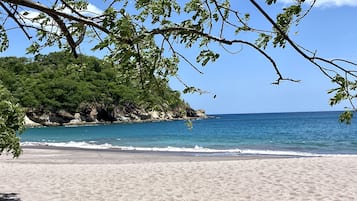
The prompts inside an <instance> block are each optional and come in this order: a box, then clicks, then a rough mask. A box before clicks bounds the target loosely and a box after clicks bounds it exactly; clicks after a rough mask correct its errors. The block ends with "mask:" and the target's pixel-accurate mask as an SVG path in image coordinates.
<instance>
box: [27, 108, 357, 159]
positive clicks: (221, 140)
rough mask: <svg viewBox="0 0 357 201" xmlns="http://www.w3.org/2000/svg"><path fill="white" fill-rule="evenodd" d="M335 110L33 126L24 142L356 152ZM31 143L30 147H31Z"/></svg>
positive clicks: (356, 126) (353, 130)
mask: <svg viewBox="0 0 357 201" xmlns="http://www.w3.org/2000/svg"><path fill="white" fill-rule="evenodd" d="M338 115H339V112H303V113H272V114H230V115H215V117H216V118H212V119H205V120H197V121H193V128H192V129H189V128H188V127H187V126H186V125H185V122H184V121H171V122H155V123H141V124H137V123H136V124H112V125H97V126H80V127H49V128H31V129H27V130H26V131H25V133H23V134H22V136H21V138H22V141H23V142H25V144H38V143H41V144H47V145H51V146H73V147H87V148H115V147H118V148H121V149H129V150H135V149H136V150H149V151H150V150H151V151H152V150H154V151H191V152H221V153H228V152H231V153H234V154H239V153H243V154H244V153H245V154H282V155H284V154H292V155H309V154H357V122H356V121H354V122H353V123H352V125H346V124H342V123H339V122H338ZM29 142H31V143H29Z"/></svg>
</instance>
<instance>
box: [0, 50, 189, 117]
mask: <svg viewBox="0 0 357 201" xmlns="http://www.w3.org/2000/svg"><path fill="white" fill-rule="evenodd" d="M126 65H127V64H126ZM148 70H150V69H140V68H135V67H134V68H133V67H131V68H125V66H121V65H120V64H119V65H117V64H116V65H112V64H110V63H107V62H105V61H103V60H100V59H97V58H95V57H90V56H84V55H80V56H79V58H74V57H73V56H72V55H69V54H67V53H64V52H57V53H50V54H48V55H38V56H36V57H35V58H34V59H28V58H17V57H3V58H0V81H1V83H2V84H3V85H4V86H5V87H6V88H7V89H8V90H9V91H10V92H11V93H12V95H13V96H14V97H15V99H16V100H17V101H18V102H19V103H20V105H21V106H23V107H24V108H26V109H27V111H29V110H37V111H39V110H41V111H43V112H56V111H59V110H65V111H67V112H70V113H75V112H78V111H79V110H80V109H81V107H83V106H85V105H93V104H95V105H101V106H102V107H103V108H105V109H106V110H110V109H113V108H114V107H117V106H128V105H131V106H135V107H138V108H142V109H144V110H146V111H150V110H155V111H175V112H179V111H181V110H185V109H186V108H187V107H188V106H187V104H186V103H185V102H184V101H183V100H182V99H181V98H180V93H179V92H178V91H173V90H171V89H170V88H169V86H168V80H167V79H164V78H160V76H156V74H157V73H161V72H155V71H153V72H151V73H147V72H146V73H143V71H148ZM148 75H150V76H151V77H150V78H148V77H145V78H144V77H143V76H148ZM143 80H145V81H143Z"/></svg>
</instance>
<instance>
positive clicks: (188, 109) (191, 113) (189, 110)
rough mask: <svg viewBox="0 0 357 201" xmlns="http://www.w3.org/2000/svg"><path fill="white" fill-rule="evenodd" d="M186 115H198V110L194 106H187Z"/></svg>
mask: <svg viewBox="0 0 357 201" xmlns="http://www.w3.org/2000/svg"><path fill="white" fill-rule="evenodd" d="M186 116H187V117H198V115H197V113H196V110H194V109H192V108H187V109H186Z"/></svg>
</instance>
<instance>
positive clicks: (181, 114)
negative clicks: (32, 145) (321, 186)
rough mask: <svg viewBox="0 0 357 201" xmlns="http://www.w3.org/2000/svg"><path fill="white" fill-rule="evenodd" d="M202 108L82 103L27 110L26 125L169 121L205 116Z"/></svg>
mask: <svg viewBox="0 0 357 201" xmlns="http://www.w3.org/2000/svg"><path fill="white" fill-rule="evenodd" d="M206 117H207V116H206V114H205V111H204V110H194V109H192V108H189V107H188V108H186V109H185V110H178V111H166V112H164V111H145V110H144V109H142V108H138V107H135V106H134V105H128V106H125V107H123V106H120V107H113V108H105V107H103V106H102V105H84V106H82V107H81V109H80V111H77V112H75V113H70V112H68V111H65V110H59V111H56V112H45V111H41V110H28V112H27V113H26V121H25V124H26V126H29V127H33V126H60V125H83V124H91V123H125V122H127V123H130V122H146V121H169V120H179V119H194V118H206Z"/></svg>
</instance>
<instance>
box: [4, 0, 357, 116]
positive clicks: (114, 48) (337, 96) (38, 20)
mask: <svg viewBox="0 0 357 201" xmlns="http://www.w3.org/2000/svg"><path fill="white" fill-rule="evenodd" d="M103 3H104V5H105V6H106V7H105V9H103V10H100V11H96V12H93V11H92V10H91V6H92V4H91V3H90V1H87V0H49V1H39V2H37V1H36V2H35V1H31V0H1V1H0V7H1V9H2V10H1V11H0V12H1V15H2V18H1V20H2V23H1V25H0V31H1V33H0V50H1V51H5V50H6V49H7V47H8V46H9V40H8V37H7V31H8V30H10V29H13V28H14V27H13V26H14V24H15V26H16V27H17V28H18V29H20V30H21V31H22V32H23V33H24V36H25V37H27V38H28V39H29V40H31V41H33V43H32V45H31V46H30V47H28V49H27V50H28V52H29V53H34V54H38V53H39V52H40V51H41V50H42V49H43V48H46V47H51V46H56V47H58V48H60V49H66V50H68V51H69V52H71V53H72V54H73V55H74V57H78V50H79V48H80V46H81V44H82V43H84V42H85V41H88V40H91V43H90V44H91V45H92V49H93V50H106V51H107V55H106V57H105V59H106V60H107V62H109V63H112V64H113V65H118V66H119V67H118V68H119V69H120V70H121V71H122V72H123V75H126V74H130V73H132V72H135V73H136V75H137V76H138V78H139V79H140V83H141V84H142V85H145V83H147V81H150V80H152V79H153V78H160V79H162V80H165V79H168V77H170V76H175V77H177V78H178V79H179V80H181V78H180V77H179V76H178V75H177V71H178V63H179V62H185V63H187V64H188V65H189V66H191V67H192V68H194V69H195V70H196V71H197V72H198V73H201V71H200V69H199V65H202V66H205V65H207V64H208V63H209V62H214V61H216V60H217V59H219V56H220V55H219V54H218V53H217V51H216V50H215V49H212V48H211V47H210V45H211V44H218V45H219V47H221V48H223V49H225V48H226V47H227V46H231V45H243V46H247V47H250V48H252V49H253V50H255V51H257V52H258V53H259V54H260V55H261V56H262V57H263V58H265V59H267V61H268V62H269V63H270V64H271V66H272V69H273V70H274V71H275V72H276V76H277V78H276V81H274V82H273V83H274V84H279V83H280V82H282V81H291V82H298V80H295V79H294V78H287V77H285V76H284V75H283V74H282V73H281V72H280V70H279V59H278V58H273V57H271V56H270V54H269V48H268V47H273V48H285V47H286V46H290V47H291V48H292V49H293V50H294V51H295V53H296V54H297V55H299V56H301V57H302V58H304V59H306V60H307V61H308V62H310V63H311V64H312V66H314V67H316V68H317V69H319V70H320V72H321V74H322V75H323V76H326V77H327V78H328V79H330V80H331V81H332V82H333V83H334V84H335V85H336V87H335V88H334V89H331V90H330V91H329V93H331V94H332V97H331V99H330V104H331V105H335V104H338V103H340V102H341V101H346V100H347V101H349V102H350V104H351V108H350V109H348V110H346V111H345V112H344V113H342V114H341V116H340V120H341V121H344V122H347V123H350V121H351V119H352V115H353V113H352V111H354V110H355V107H354V105H353V100H354V99H355V98H356V95H355V92H354V91H355V89H356V88H357V80H356V78H357V73H356V72H357V71H355V70H353V68H354V67H355V66H356V64H355V63H354V62H352V61H348V60H344V59H339V58H334V59H327V58H324V57H321V56H320V55H318V54H317V52H316V51H312V50H309V49H307V48H305V47H303V46H301V45H299V44H298V43H297V42H295V41H294V40H293V39H292V38H291V37H290V35H291V33H290V30H291V27H292V26H298V24H299V22H300V21H301V20H303V19H304V17H305V16H306V15H308V13H309V12H310V10H311V9H313V6H314V4H315V1H312V2H311V5H309V6H304V5H305V4H304V3H306V2H305V1H304V0H296V1H292V3H291V4H289V5H286V6H285V7H283V8H276V9H280V11H279V12H278V13H276V14H274V16H271V14H269V13H268V12H267V10H268V9H269V8H270V7H273V6H276V0H266V1H265V2H263V1H255V0H249V1H247V2H245V3H248V4H250V6H252V7H253V8H254V9H255V14H259V15H260V16H262V17H263V18H264V19H265V22H266V24H267V25H268V26H265V27H270V28H261V27H259V26H257V25H255V24H254V23H252V22H251V20H250V19H251V14H252V13H249V12H245V10H244V9H242V8H241V7H239V6H237V5H238V4H239V2H238V1H237V2H233V1H229V0H187V1H176V0H137V1H129V0H105V1H103ZM10 21H11V22H10ZM247 34H248V35H250V36H251V37H242V35H247ZM247 38H248V39H247ZM178 47H184V48H190V47H197V48H198V49H199V51H198V53H197V55H196V59H195V60H194V61H192V60H190V59H189V58H188V57H187V55H185V53H184V52H180V51H179V50H180V49H179V48H178ZM227 52H228V51H227ZM130 69H136V71H132V70H130ZM123 79H125V78H123ZM182 83H183V84H184V85H185V87H186V88H185V89H184V92H185V93H191V92H198V93H203V91H202V90H200V89H197V88H195V87H194V86H189V85H187V84H186V83H185V82H184V81H182Z"/></svg>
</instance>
